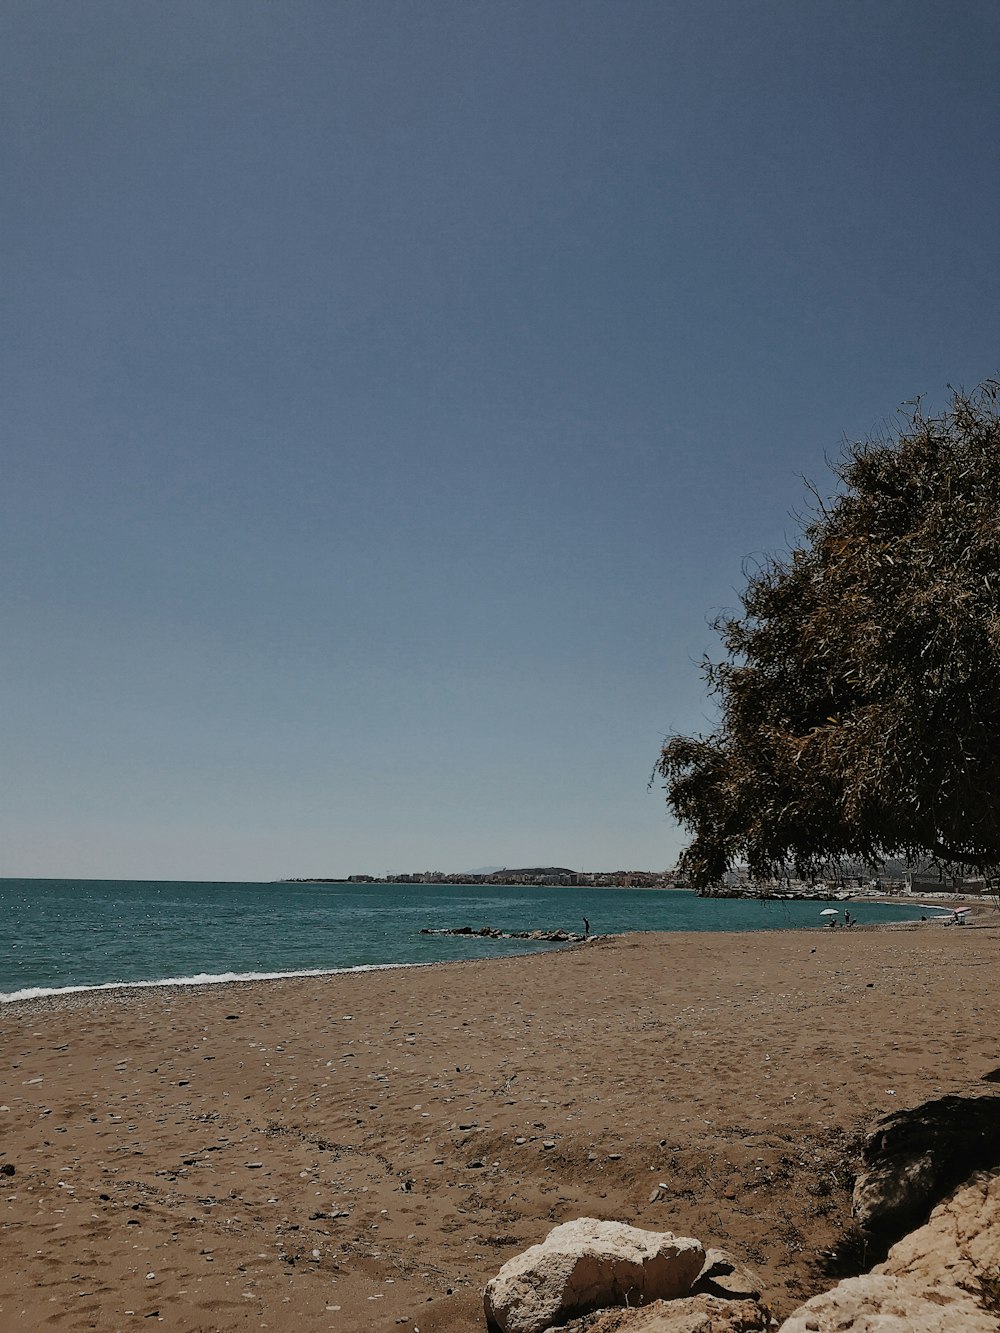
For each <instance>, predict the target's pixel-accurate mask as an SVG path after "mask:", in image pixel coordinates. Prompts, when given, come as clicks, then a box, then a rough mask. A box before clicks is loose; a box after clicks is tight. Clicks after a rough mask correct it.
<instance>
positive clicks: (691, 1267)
mask: <svg viewBox="0 0 1000 1333" xmlns="http://www.w3.org/2000/svg"><path fill="white" fill-rule="evenodd" d="M704 1259H705V1251H704V1249H703V1248H702V1246H701V1244H700V1242H699V1241H697V1240H692V1239H690V1238H689V1237H683V1236H674V1235H673V1234H672V1233H671V1232H669V1231H665V1232H658V1231H643V1230H640V1229H639V1228H638V1227H630V1226H626V1225H625V1224H624V1223H623V1222H602V1221H599V1220H598V1219H597V1218H593V1217H580V1218H577V1219H576V1221H574V1222H565V1223H563V1225H562V1226H557V1227H554V1228H553V1230H552V1231H550V1232H549V1234H548V1236H547V1237H546V1238H545V1240H544V1241H543V1242H542V1243H541V1244H540V1245H533V1246H532V1247H531V1249H529V1250H525V1252H524V1253H523V1254H520V1255H518V1256H517V1257H516V1258H514V1259H511V1260H510V1261H509V1262H508V1263H506V1264H504V1266H503V1268H501V1270H500V1272H499V1273H498V1274H497V1276H496V1277H495V1278H493V1279H492V1281H491V1282H489V1283H488V1284H487V1286H486V1293H485V1297H484V1305H485V1309H486V1326H487V1328H488V1329H490V1330H491V1333H543V1331H544V1330H546V1329H549V1328H551V1327H552V1326H553V1325H555V1324H560V1323H565V1322H566V1320H568V1319H571V1318H574V1317H575V1316H578V1315H583V1314H587V1313H589V1312H591V1311H594V1310H601V1309H604V1308H605V1307H608V1306H620V1305H645V1304H647V1303H648V1302H650V1301H654V1300H670V1299H672V1298H674V1297H677V1296H686V1295H687V1294H688V1292H689V1291H690V1290H691V1285H692V1283H693V1282H694V1280H695V1279H696V1278H697V1276H698V1274H699V1273H700V1272H701V1269H702V1267H703V1264H704Z"/></svg>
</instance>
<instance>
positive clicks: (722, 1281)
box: [691, 1250, 764, 1301]
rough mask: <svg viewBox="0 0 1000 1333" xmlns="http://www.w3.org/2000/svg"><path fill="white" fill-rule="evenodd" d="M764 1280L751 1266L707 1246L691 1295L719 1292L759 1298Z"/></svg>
mask: <svg viewBox="0 0 1000 1333" xmlns="http://www.w3.org/2000/svg"><path fill="white" fill-rule="evenodd" d="M763 1289H764V1288H763V1284H762V1283H761V1280H760V1278H759V1277H758V1275H757V1274H756V1273H755V1272H754V1271H753V1269H752V1268H747V1266H746V1264H741V1263H739V1262H738V1261H737V1260H736V1259H734V1258H733V1256H732V1255H731V1254H727V1253H726V1251H725V1250H706V1251H705V1263H704V1265H703V1266H702V1270H701V1272H700V1273H699V1274H698V1277H697V1279H696V1280H695V1283H694V1285H693V1286H692V1288H691V1295H692V1296H721V1297H722V1298H723V1300H730V1301H732V1300H751V1301H755V1300H759V1299H760V1293H761V1292H762V1291H763Z"/></svg>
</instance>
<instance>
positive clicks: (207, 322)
mask: <svg viewBox="0 0 1000 1333" xmlns="http://www.w3.org/2000/svg"><path fill="white" fill-rule="evenodd" d="M0 35H2V41H0V69H2V75H3V77H2V80H0V88H2V91H0V97H2V99H3V101H2V108H3V126H4V128H3V131H2V134H3V142H4V146H5V149H6V161H7V173H6V180H7V188H6V189H5V191H4V194H3V198H2V199H0V234H2V235H3V237H4V245H3V249H2V254H0V277H2V282H3V291H4V304H5V310H6V313H7V319H6V321H5V324H4V330H3V335H2V336H3V350H4V355H3V394H4V402H5V408H6V410H5V414H4V430H3V472H2V476H3V486H2V487H0V512H2V524H0V534H2V538H0V539H2V542H3V564H2V568H3V580H2V591H0V597H2V603H0V604H2V611H3V633H2V635H0V682H2V688H3V699H4V708H3V720H2V728H0V742H2V747H3V754H4V758H5V762H4V765H3V799H2V801H0V846H2V847H3V849H4V856H3V862H2V865H0V874H2V875H7V876H42V877H75V876H79V877H91V878H145V879H172V878H177V879H217V880H218V879H227V880H241V879H248V880H267V879H276V878H282V877H293V876H296V875H309V874H315V875H323V874H325V873H328V872H329V873H371V874H385V873H391V872H400V871H404V870H418V869H421V868H424V867H427V868H431V869H440V870H442V871H444V872H445V873H450V872H453V871H456V872H457V871H461V870H463V868H465V867H467V866H469V865H475V864H478V863H479V862H481V861H483V860H484V859H485V858H486V857H487V856H488V855H489V852H490V849H491V848H495V847H506V848H515V849H517V851H518V860H517V862H516V864H519V865H524V866H531V865H547V864H560V865H562V864H565V865H568V866H572V867H573V868H586V869H589V870H616V869H622V868H629V869H656V870H659V869H663V868H666V867H669V866H671V865H673V863H674V862H675V860H676V857H677V854H678V852H679V851H680V849H681V847H682V846H683V842H684V838H683V835H682V833H681V832H680V831H679V830H678V829H677V828H676V827H675V826H674V824H673V823H672V821H671V820H670V819H669V818H668V816H667V813H666V810H665V807H664V803H663V794H662V792H661V791H660V789H659V787H658V786H654V787H653V788H652V789H649V788H648V785H647V784H648V782H649V777H650V773H651V771H652V768H653V764H654V762H655V760H656V757H657V752H658V749H659V745H660V742H661V740H662V738H663V737H664V736H665V735H666V734H668V733H670V732H674V731H681V732H692V731H699V730H705V729H708V728H710V727H711V722H712V711H711V707H710V704H709V702H708V701H707V700H706V696H705V691H704V686H703V684H702V681H701V678H700V676H699V671H698V662H699V660H700V659H701V657H702V655H703V654H704V653H705V652H708V653H710V654H711V653H714V652H716V649H717V645H716V640H715V636H714V634H713V633H712V631H711V629H710V627H709V623H708V622H709V620H710V618H711V617H712V616H713V615H714V614H715V613H717V612H718V611H719V610H720V609H722V608H724V607H732V606H735V605H736V603H737V599H738V594H739V591H740V588H741V586H742V577H741V570H742V568H743V563H744V561H745V560H746V559H748V558H749V559H754V558H756V557H757V556H759V554H760V553H763V552H773V551H777V550H780V549H782V548H784V547H785V546H786V545H787V543H788V542H790V541H793V540H794V538H795V533H796V522H795V519H794V514H795V513H796V512H797V511H801V510H802V509H803V508H804V506H805V503H806V502H805V498H804V495H805V492H804V487H803V483H802V480H801V478H802V477H803V476H805V477H808V478H811V479H812V480H814V481H815V482H816V483H817V484H818V485H819V486H820V489H821V490H827V489H829V488H830V486H831V484H832V479H831V477H830V474H829V472H828V470H827V467H826V463H825V461H824V460H825V458H826V457H829V456H835V455H836V454H837V452H838V449H839V448H840V446H841V443H842V442H843V441H844V440H849V439H857V438H862V437H865V436H867V435H868V434H870V433H872V432H876V433H879V432H882V431H883V430H886V429H888V430H892V429H893V420H894V415H893V414H894V413H895V411H896V409H897V408H898V407H899V405H900V404H901V403H903V402H905V401H906V400H910V399H912V398H914V397H915V396H917V395H920V394H924V395H926V400H925V405H926V406H927V408H928V410H933V409H935V408H937V407H941V406H943V405H944V404H945V402H946V401H947V396H948V395H947V386H948V385H949V384H955V385H961V386H964V387H965V388H968V389H971V388H973V387H974V386H975V385H976V384H977V383H979V382H981V381H982V380H983V379H985V378H987V377H988V376H990V375H994V374H996V373H997V372H998V370H1000V355H998V346H1000V342H998V337H997V334H998V327H997V325H998V310H1000V301H998V290H997V286H998V285H997V273H998V263H997V260H998V230H997V227H996V218H997V216H998V214H1000V207H998V205H1000V171H998V167H1000V162H998V158H1000V100H998V98H997V96H996V68H997V64H998V58H1000V11H998V9H997V7H996V6H995V5H994V4H990V3H987V2H986V0H964V2H962V3H958V4H955V5H947V6H946V5H943V4H941V3H932V2H931V0H884V3H881V4H879V5H877V6H873V5H870V4H867V3H862V0H842V2H841V3H838V4H836V5H831V4H827V3H820V2H819V0H761V2H760V3H757V4H755V5H752V6H751V5H735V4H732V3H728V0H703V2H702V3H698V4H688V3H679V2H676V0H630V3H628V4H614V3H610V2H605V3H596V2H595V0H549V2H548V3H546V4H545V5H538V4H535V3H527V2H526V0H508V2H506V3H504V4H502V5H489V4H483V3H475V2H470V3H458V0H452V2H450V3H441V2H440V0H427V3H424V4H421V5H419V6H414V5H410V4H404V3H397V2H396V0H384V2H378V3H371V4H366V5H348V4H343V5H331V4H328V3H326V2H325V0H288V2H287V3H285V4H282V5H273V4H271V3H269V2H268V0H239V3H237V2H236V0H213V3H212V4H211V5H205V4H202V3H196V2H195V0H177V3H174V4H171V5H169V6H137V5H134V4H130V3H127V2H126V0H90V3H88V4H86V5H80V4H78V3H76V2H75V0H30V3H29V0H12V3H9V4H7V5H6V6H5V7H4V12H3V15H2V16H0ZM555 848H561V849H562V852H561V854H560V855H561V858H562V859H556V860H553V857H554V855H555V854H554V851H553V849H555ZM508 864H514V863H513V862H508Z"/></svg>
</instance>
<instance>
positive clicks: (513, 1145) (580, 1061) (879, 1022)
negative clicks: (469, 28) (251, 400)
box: [0, 926, 1000, 1333]
mask: <svg viewBox="0 0 1000 1333" xmlns="http://www.w3.org/2000/svg"><path fill="white" fill-rule="evenodd" d="M998 960H1000V930H998V929H997V928H995V927H993V926H987V927H985V928H982V927H980V928H970V927H965V928H962V929H955V928H951V929H947V928H944V927H942V926H926V927H923V928H921V927H912V928H906V929H890V930H881V931H861V930H859V931H856V932H849V931H844V930H839V931H831V930H817V931H811V932H776V933H773V934H771V933H769V934H752V935H709V934H705V935H648V936H631V937H626V938H622V939H616V940H604V941H598V942H594V943H592V944H590V945H587V946H583V947H579V948H576V949H572V950H569V951H566V952H561V953H550V954H545V955H542V956H537V955H536V956H534V957H530V958H514V959H497V960H494V961H491V962H484V963H456V964H448V965H442V966H440V967H431V968H416V969H403V970H393V971H385V972H372V973H361V974H358V973H355V974H348V975H340V976H331V977H328V978H310V979H302V980H284V981H269V982H263V983H253V984H233V985H225V986H213V987H204V988H194V989H158V990H145V991H121V992H117V991H116V992H103V993H91V994H88V995H86V996H77V997H69V998H62V999H50V1000H47V1001H33V1002H27V1003H22V1004H18V1005H10V1006H6V1007H4V1008H3V1009H2V1010H0V1056H2V1069H3V1082H2V1084H0V1161H5V1162H9V1163H12V1164H13V1165H14V1167H15V1174H14V1175H13V1176H8V1175H0V1225H2V1228H3V1231H2V1255H3V1264H2V1269H0V1327H2V1328H3V1329H4V1330H7V1329H32V1330H34V1329H47V1328H54V1329H95V1328H96V1329H101V1330H110V1329H129V1328H133V1327H140V1326H141V1327H150V1325H151V1324H156V1323H163V1324H165V1325H166V1326H167V1327H168V1328H171V1329H185V1330H187V1329H235V1328H239V1329H243V1328H269V1329H275V1330H285V1329H296V1330H313V1329H339V1330H366V1329H395V1328H402V1329H405V1330H413V1329H415V1328H416V1329H420V1330H421V1333H434V1331H435V1330H442V1331H443V1330H454V1331H455V1333H458V1330H462V1333H467V1331H468V1330H481V1329H482V1328H483V1317H482V1305H481V1293H482V1288H483V1285H484V1283H485V1282H486V1280H487V1279H488V1278H489V1277H490V1276H491V1275H492V1274H493V1273H494V1272H495V1271H496V1270H497V1268H498V1267H499V1266H500V1265H501V1264H502V1263H503V1262H504V1261H505V1260H506V1259H508V1258H510V1257H511V1256H512V1255H514V1254H516V1253H517V1252H518V1251H519V1250H521V1249H523V1248H524V1247H526V1246H527V1245H529V1244H532V1243H534V1242H536V1241H538V1240H540V1239H541V1238H542V1237H543V1236H544V1235H545V1234H546V1233H547V1232H548V1230H549V1228H550V1227H551V1226H553V1225H554V1224H555V1223H557V1222H561V1221H566V1220H568V1219H570V1218H573V1217H576V1216H580V1215H592V1216H597V1217H608V1218H619V1219H622V1220H624V1221H628V1222H633V1223H635V1224H637V1225H639V1226H643V1227H649V1228H652V1229H670V1230H674V1231H676V1232H678V1233H681V1234H687V1235H694V1236H697V1237H699V1238H700V1239H701V1240H702V1241H703V1242H705V1243H706V1244H711V1245H722V1246H725V1247H728V1248H730V1249H731V1250H732V1251H733V1252H734V1253H735V1254H736V1255H737V1256H739V1257H741V1258H743V1259H744V1260H747V1261H750V1262H751V1263H753V1264H755V1265H756V1266H757V1267H758V1269H759V1271H761V1272H762V1274H763V1276H764V1277H765V1280H766V1283H767V1292H766V1295H767V1297H768V1299H769V1300H770V1301H771V1303H772V1305H773V1306H774V1308H775V1309H776V1310H777V1311H778V1312H779V1313H785V1312H787V1311H788V1310H789V1309H790V1308H792V1306H793V1305H794V1304H796V1303H797V1302H798V1301H799V1300H800V1299H802V1298H804V1297H806V1296H808V1295H810V1294H811V1293H812V1292H814V1291H816V1290H818V1289H820V1288H821V1287H822V1286H824V1285H829V1282H828V1279H827V1278H825V1276H824V1274H823V1273H822V1271H821V1270H820V1268H819V1267H818V1265H817V1255H818V1254H819V1252H820V1251H822V1250H825V1249H827V1248H829V1247H830V1246H831V1244H833V1243H834V1241H835V1240H836V1239H837V1236H838V1235H839V1233H840V1231H841V1229H842V1228H843V1227H844V1226H846V1225H847V1223H848V1220H849V1195H848V1189H849V1185H850V1173H851V1170H852V1168H853V1166H854V1163H855V1161H856V1155H855V1154H856V1149H857V1135H858V1133H859V1131H860V1130H861V1129H862V1128H863V1127H864V1126H865V1125H866V1124H867V1123H869V1122H870V1121H871V1120H872V1119H873V1118H874V1117H875V1116H877V1115H879V1114H881V1113H883V1112H886V1111H891V1110H894V1109H897V1108H899V1107H905V1106H908V1105H912V1104H914V1103H917V1102H920V1101H922V1100H924V1099H926V1098H928V1097H932V1096H934V1095H936V1094H940V1093H944V1092H956V1091H957V1092H974V1091H975V1092H980V1093H982V1092H986V1091H988V1090H989V1089H990V1088H991V1086H992V1085H991V1084H989V1083H985V1084H984V1083H981V1082H979V1080H980V1079H981V1078H982V1076H983V1075H984V1074H985V1073H987V1072H989V1071H991V1070H992V1069H994V1068H995V1067H996V1066H997V1064H1000V1043H998V1039H997V1037H996V1034H995V1022H996V1014H995V1006H994V1004H993V1002H992V998H991V995H990V985H991V981H992V979H993V977H994V975H995V974H996V968H997V963H998Z"/></svg>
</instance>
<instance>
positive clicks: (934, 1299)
mask: <svg viewBox="0 0 1000 1333" xmlns="http://www.w3.org/2000/svg"><path fill="white" fill-rule="evenodd" d="M998 1328H1000V1324H998V1323H997V1321H996V1319H994V1318H993V1317H992V1316H991V1315H988V1314H987V1313H986V1311H985V1310H983V1309H981V1308H980V1307H979V1306H978V1305H977V1304H976V1302H975V1301H974V1300H973V1299H972V1297H971V1296H968V1295H966V1293H965V1292H963V1291H959V1289H958V1288H957V1287H954V1288H952V1289H951V1291H950V1292H948V1293H947V1295H946V1294H945V1293H943V1292H933V1293H924V1292H920V1291H917V1290H915V1289H914V1286H913V1284H912V1283H911V1282H909V1281H907V1280H906V1279H904V1278H896V1277H886V1276H875V1275H873V1274H869V1275H868V1276H867V1277H850V1278H846V1279H845V1280H844V1281H843V1282H838V1283H837V1285H836V1286H835V1287H834V1288H833V1290H832V1291H825V1292H824V1293H823V1294H822V1295H821V1296H814V1297H813V1298H812V1300H811V1301H806V1303H805V1305H800V1306H799V1308H798V1309H797V1310H796V1311H795V1313H794V1314H793V1315H791V1316H790V1317H789V1318H788V1319H786V1320H785V1322H784V1323H783V1324H782V1325H781V1328H780V1330H779V1333H997V1329H998Z"/></svg>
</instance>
